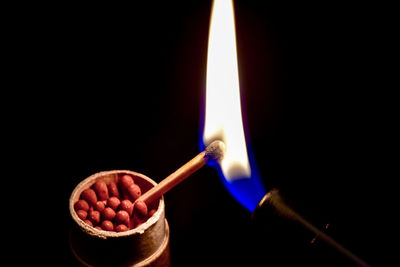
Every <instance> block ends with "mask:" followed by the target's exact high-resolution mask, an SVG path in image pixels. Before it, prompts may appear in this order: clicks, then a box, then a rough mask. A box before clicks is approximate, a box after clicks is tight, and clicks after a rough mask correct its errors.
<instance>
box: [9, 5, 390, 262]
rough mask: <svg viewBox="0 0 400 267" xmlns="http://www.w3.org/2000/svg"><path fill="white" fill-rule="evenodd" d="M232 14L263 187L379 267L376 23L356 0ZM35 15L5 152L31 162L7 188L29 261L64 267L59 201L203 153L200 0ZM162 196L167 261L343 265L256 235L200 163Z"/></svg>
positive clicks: (380, 135)
mask: <svg viewBox="0 0 400 267" xmlns="http://www.w3.org/2000/svg"><path fill="white" fill-rule="evenodd" d="M235 7H236V14H235V15H236V28H237V47H238V60H239V72H240V85H241V90H242V98H243V100H242V101H243V107H244V111H243V112H244V116H245V118H246V125H247V136H248V138H249V141H250V142H251V145H252V147H253V150H254V154H255V159H256V162H257V164H258V168H259V171H260V173H261V176H262V179H263V181H264V183H265V185H266V188H267V189H271V188H273V187H277V188H280V190H281V191H282V192H283V193H284V195H285V196H286V198H287V199H288V201H289V202H290V203H291V204H292V205H293V206H294V207H295V208H296V209H297V210H298V211H299V212H300V213H302V214H303V215H304V217H306V218H307V219H309V220H310V221H311V222H313V223H314V224H315V225H316V226H317V227H318V228H320V229H323V228H324V227H325V225H326V224H329V228H328V230H327V232H328V234H331V235H332V236H333V237H334V238H335V239H336V240H338V241H339V242H341V243H342V244H343V245H344V246H345V247H347V248H349V249H350V250H352V251H353V252H355V253H356V254H357V255H359V256H360V257H361V258H363V259H365V260H366V261H367V262H369V263H370V264H372V265H374V266H381V265H384V264H383V263H384V262H385V261H386V260H388V258H389V257H390V255H391V253H390V252H389V248H390V245H389V244H387V243H386V240H387V238H388V237H390V236H391V235H392V230H391V229H392V228H394V227H395V222H396V221H393V219H392V214H390V215H389V214H388V213H387V212H386V209H387V208H390V205H388V204H387V203H389V202H388V201H389V200H388V197H390V193H389V192H390V190H389V189H390V187H391V184H390V183H391V181H392V179H394V177H395V175H394V174H393V173H392V172H391V168H393V167H392V166H393V165H394V162H395V160H394V158H392V157H391V156H390V155H391V154H390V151H392V143H391V138H392V135H393V134H392V127H394V126H393V125H394V122H391V119H392V116H393V115H391V114H392V109H393V108H394V106H393V104H392V102H391V98H392V97H391V95H390V93H388V91H387V89H390V87H391V86H390V85H389V84H387V83H386V78H385V77H386V76H387V75H390V72H389V70H388V69H386V68H387V61H390V60H389V59H388V55H387V54H386V53H387V41H386V32H385V29H386V25H389V22H386V19H387V17H386V16H385V15H383V14H382V13H381V9H378V7H375V6H373V5H370V6H366V4H363V5H358V4H356V3H353V4H332V3H330V4H328V3H318V4H315V3H314V4H311V3H309V4H304V3H300V2H299V3H296V4H293V3H281V2H279V3H275V2H274V1H268V3H264V2H261V1H235ZM35 8H36V9H39V11H37V12H30V7H24V11H25V12H27V13H30V16H29V17H28V18H26V19H25V20H23V21H19V20H18V19H15V20H14V23H15V24H17V25H18V28H19V31H16V32H14V34H15V37H18V38H20V39H18V40H20V41H16V42H15V49H16V52H15V55H16V61H14V63H13V64H11V65H10V66H11V68H17V69H18V70H19V69H21V70H22V71H23V73H26V74H25V75H22V77H17V78H16V79H15V80H14V87H13V88H14V89H15V92H16V95H17V96H16V98H17V100H18V101H17V104H16V105H15V106H14V109H15V110H16V111H20V110H21V111H22V112H21V113H18V114H20V115H19V116H20V119H19V120H15V121H12V122H13V123H14V124H16V125H15V126H16V129H17V133H16V134H15V135H14V137H17V138H18V140H19V142H18V144H19V145H21V148H22V149H23V150H19V149H17V152H16V153H15V155H12V157H14V158H15V159H16V160H17V161H18V162H27V163H26V164H24V165H25V166H27V169H26V170H23V173H22V174H20V175H21V176H19V175H18V177H19V178H18V179H24V180H23V181H24V183H25V186H24V187H25V189H26V190H27V191H28V192H30V193H32V195H33V196H34V197H33V198H32V199H31V200H30V202H29V208H27V211H28V213H27V214H28V215H27V216H25V218H29V219H24V220H23V226H22V227H23V228H22V229H26V228H27V227H28V228H29V229H32V228H35V230H36V229H37V230H38V231H35V234H30V237H31V238H29V240H31V241H33V242H32V243H33V244H34V245H28V246H27V247H29V249H27V250H28V251H32V248H33V247H35V248H38V249H34V250H33V252H34V253H32V255H33V257H34V258H36V259H37V260H39V261H46V260H49V261H50V263H52V264H55V265H59V263H60V262H61V263H66V264H67V265H73V264H74V261H73V258H72V256H71V254H70V252H69V247H68V232H69V229H70V228H71V226H72V221H71V219H70V216H69V211H68V199H69V195H70V194H71V192H72V190H73V189H74V187H75V186H76V185H77V184H78V183H79V182H80V181H81V180H82V179H84V178H86V177H88V176H89V175H91V174H93V173H95V172H98V171H103V170H112V169H130V170H134V171H137V172H141V173H143V174H145V175H147V176H149V177H151V178H153V179H154V180H155V181H157V182H159V181H161V180H162V179H163V178H164V177H166V176H167V175H168V174H170V173H171V172H173V171H174V170H175V169H177V168H178V167H180V166H181V165H182V164H183V163H185V162H186V161H187V160H189V159H191V158H192V157H193V156H195V155H196V154H197V153H198V152H199V144H198V139H199V134H200V133H199V129H200V123H201V120H200V118H201V114H200V111H201V103H202V96H203V90H204V87H205V75H206V57H207V38H208V26H209V16H210V9H211V2H210V1H190V2H189V1H186V2H183V3H174V2H171V1H168V2H165V1H164V2H162V3H154V2H152V1H151V2H149V3H141V4H137V3H135V4H132V5H131V6H108V5H100V4H97V3H96V4H93V5H92V6H68V5H65V6H50V7H49V6H46V7H37V6H36V7H35ZM36 9H35V10H36ZM388 19H390V17H389V18H388ZM388 45H389V44H388ZM22 87H23V88H25V89H26V90H22V89H21V88H22ZM393 149H394V148H393ZM20 151H23V152H24V153H20ZM32 173H34V175H33V176H32ZM27 176H28V177H27ZM25 181H26V182H25ZM29 196H30V195H29ZM165 201H166V217H167V219H168V222H169V225H170V228H171V240H170V241H171V259H172V266H207V265H216V266H222V265H234V266H236V265H244V266H246V265H253V266H288V265H294V264H296V265H307V266H338V265H340V266H346V264H348V265H349V266H351V263H350V262H348V261H347V260H346V259H345V258H343V257H342V256H341V255H339V254H338V253H336V252H335V251H332V250H330V249H329V248H325V247H324V246H323V245H322V244H321V243H320V242H318V241H317V242H315V243H310V241H311V240H312V238H313V235H311V234H304V233H303V232H301V230H298V231H297V230H296V231H294V233H293V236H292V237H291V238H287V236H286V237H285V236H284V235H281V234H280V233H284V232H286V229H285V228H284V225H283V224H282V227H280V226H281V225H280V224H278V226H276V229H274V230H273V231H271V229H269V230H267V231H266V232H265V231H263V230H260V229H258V228H257V227H259V226H257V227H255V226H254V222H252V221H251V219H250V212H248V211H247V210H245V209H244V208H243V207H242V206H241V205H240V204H239V203H237V202H236V201H235V200H234V199H233V198H232V197H231V196H230V195H229V193H228V192H227V191H226V190H225V189H224V188H223V185H222V183H221V182H220V180H219V178H218V176H217V173H216V171H215V170H214V169H212V168H210V167H205V168H203V169H201V170H200V171H198V172H197V173H195V174H194V175H193V176H192V177H191V178H190V179H188V180H187V181H185V182H184V183H182V184H181V185H179V186H178V187H176V188H174V189H173V190H172V191H170V192H169V193H168V194H166V196H165ZM43 218H44V219H43ZM33 225H34V226H33ZM36 225H37V226H36ZM265 225H266V226H265V227H266V229H268V223H266V224H265ZM296 229H297V228H296ZM264 230H265V229H264ZM268 231H269V234H266V233H268ZM21 238H22V239H21V240H22V243H25V240H26V234H25V232H24V234H23V237H21ZM260 238H261V239H262V240H265V242H264V243H262V244H259V245H258V244H257V246H258V247H256V248H255V246H256V245H255V243H256V242H258V240H259V239H260ZM42 239H44V241H43V243H44V247H41V245H38V244H35V243H37V240H42ZM29 244H30V242H29ZM52 256H54V261H53V257H52ZM34 258H30V259H34Z"/></svg>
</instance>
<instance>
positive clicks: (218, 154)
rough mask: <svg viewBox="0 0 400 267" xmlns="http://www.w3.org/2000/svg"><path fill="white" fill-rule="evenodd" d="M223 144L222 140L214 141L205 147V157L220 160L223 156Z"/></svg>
mask: <svg viewBox="0 0 400 267" xmlns="http://www.w3.org/2000/svg"><path fill="white" fill-rule="evenodd" d="M224 154H225V144H224V142H222V141H219V140H217V141H214V142H212V143H211V144H210V145H209V146H207V147H206V157H207V158H211V159H213V160H216V161H220V160H222V159H223V158H224Z"/></svg>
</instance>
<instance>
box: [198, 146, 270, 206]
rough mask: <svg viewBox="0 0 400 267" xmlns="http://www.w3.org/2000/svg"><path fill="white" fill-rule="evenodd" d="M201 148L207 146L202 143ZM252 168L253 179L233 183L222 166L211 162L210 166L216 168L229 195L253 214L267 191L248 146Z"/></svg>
mask: <svg viewBox="0 0 400 267" xmlns="http://www.w3.org/2000/svg"><path fill="white" fill-rule="evenodd" d="M200 146H201V148H202V149H204V148H205V145H204V143H203V142H202V141H201V145H200ZM247 151H248V154H249V155H248V156H249V161H250V168H251V177H250V178H247V177H245V178H241V179H240V178H239V179H235V180H233V181H230V180H227V179H226V178H225V176H224V174H223V172H222V169H221V166H220V165H219V164H218V163H217V162H215V161H210V162H209V163H208V165H210V166H212V167H214V168H215V169H216V170H217V172H218V174H219V177H220V179H221V181H222V183H223V184H224V186H225V188H226V189H228V191H229V193H230V194H231V195H232V196H233V197H234V198H235V199H236V200H237V201H238V202H239V203H240V204H241V205H242V206H243V207H245V208H246V209H247V210H249V211H251V212H253V211H254V209H255V208H256V207H257V204H258V203H259V202H260V200H261V199H262V198H263V197H264V196H265V194H266V189H265V187H264V184H263V183H262V180H261V177H260V175H259V172H258V169H257V167H256V164H255V161H254V157H253V154H252V153H251V151H252V150H251V149H250V147H249V146H247Z"/></svg>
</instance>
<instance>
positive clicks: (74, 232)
mask: <svg viewBox="0 0 400 267" xmlns="http://www.w3.org/2000/svg"><path fill="white" fill-rule="evenodd" d="M82 234H83V233H82V231H81V230H80V229H77V228H76V227H75V228H73V229H71V231H70V233H69V244H70V249H71V252H72V254H73V255H74V257H75V259H76V261H77V262H78V263H79V264H80V265H82V266H85V267H93V266H116V265H114V264H111V265H109V264H108V263H106V262H104V263H101V262H100V263H99V262H90V260H87V259H84V257H82V256H80V253H79V247H80V246H81V245H82V244H81V243H80V241H81V239H82V236H80V235H82ZM133 253H134V252H133ZM121 256H123V255H121ZM108 260H110V261H112V259H108ZM108 260H107V261H108ZM119 260H120V259H118V260H117V261H119ZM94 261H96V260H94ZM170 262H171V260H170V249H169V225H168V222H167V220H166V219H165V238H164V240H163V242H162V243H161V245H160V247H159V248H158V250H157V251H155V252H154V254H152V255H151V256H149V257H148V258H146V259H143V260H142V261H140V262H137V263H134V264H132V265H130V264H129V263H123V264H122V265H120V266H132V267H147V266H150V267H169V266H170V264H171V263H170Z"/></svg>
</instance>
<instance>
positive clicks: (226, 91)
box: [203, 0, 251, 180]
mask: <svg viewBox="0 0 400 267" xmlns="http://www.w3.org/2000/svg"><path fill="white" fill-rule="evenodd" d="M234 20H235V18H234V10H233V3H232V1H231V0H215V1H214V3H213V9H212V14H211V23H210V32H209V39H208V57H207V81H206V114H205V125H204V133H203V142H204V144H206V145H208V144H210V143H211V142H212V141H214V140H221V141H223V142H224V143H225V146H226V153H225V156H224V159H223V160H222V162H221V168H222V171H223V173H224V176H225V178H227V179H228V180H233V179H236V178H244V177H250V176H251V171H250V164H249V160H248V155H247V148H246V141H245V137H244V130H243V123H242V113H241V105H240V89H239V74H238V64H237V55H236V36H235V22H234Z"/></svg>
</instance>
